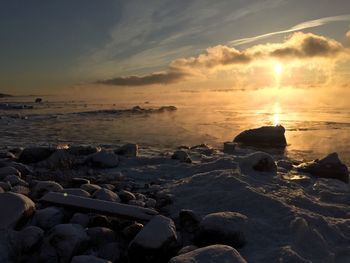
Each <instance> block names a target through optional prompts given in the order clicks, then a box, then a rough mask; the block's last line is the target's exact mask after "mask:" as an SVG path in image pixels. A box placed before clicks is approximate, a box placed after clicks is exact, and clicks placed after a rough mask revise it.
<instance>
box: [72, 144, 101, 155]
mask: <svg viewBox="0 0 350 263" xmlns="http://www.w3.org/2000/svg"><path fill="white" fill-rule="evenodd" d="M66 151H67V152H68V153H69V154H71V155H75V156H79V155H90V154H94V153H97V152H99V151H101V148H100V147H93V146H84V145H75V146H70V147H69V148H68V149H66Z"/></svg>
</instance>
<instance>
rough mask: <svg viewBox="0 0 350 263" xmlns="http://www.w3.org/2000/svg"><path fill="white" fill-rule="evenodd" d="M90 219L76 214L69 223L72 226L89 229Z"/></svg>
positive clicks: (81, 214)
mask: <svg viewBox="0 0 350 263" xmlns="http://www.w3.org/2000/svg"><path fill="white" fill-rule="evenodd" d="M89 221H90V218H89V216H88V215H86V214H83V213H75V214H74V215H73V216H72V218H71V219H70V221H69V223H71V224H79V225H81V226H82V227H87V225H88V224H89Z"/></svg>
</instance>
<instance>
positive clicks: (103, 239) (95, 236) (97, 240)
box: [86, 227, 115, 246]
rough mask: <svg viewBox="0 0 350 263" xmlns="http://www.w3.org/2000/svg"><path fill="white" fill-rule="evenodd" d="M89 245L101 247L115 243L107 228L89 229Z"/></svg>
mask: <svg viewBox="0 0 350 263" xmlns="http://www.w3.org/2000/svg"><path fill="white" fill-rule="evenodd" d="M86 232H87V234H88V236H89V237H90V243H91V244H92V245H94V246H101V245H104V244H107V243H110V242H114V241H115V234H114V232H113V230H112V229H109V228H107V227H91V228H88V229H87V231H86Z"/></svg>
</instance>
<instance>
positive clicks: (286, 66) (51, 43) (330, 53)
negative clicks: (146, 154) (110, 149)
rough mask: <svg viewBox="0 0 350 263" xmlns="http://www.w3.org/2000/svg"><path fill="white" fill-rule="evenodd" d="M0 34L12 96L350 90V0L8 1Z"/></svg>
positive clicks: (6, 88) (0, 8) (5, 83)
mask: <svg viewBox="0 0 350 263" xmlns="http://www.w3.org/2000/svg"><path fill="white" fill-rule="evenodd" d="M0 32H1V41H0V58H1V59H0V69H1V79H0V92H6V93H11V94H30V93H42V94H44V93H45V94H46V93H57V92H60V91H63V90H65V91H69V90H70V89H74V88H76V87H79V88H80V90H81V89H84V87H85V86H86V87H87V88H89V90H91V87H95V88H97V89H98V88H100V87H102V88H106V87H108V89H118V88H121V87H123V88H124V87H134V86H137V87H139V88H147V87H148V86H154V85H156V86H157V85H161V86H166V87H176V86H181V87H182V86H184V85H186V86H191V87H193V88H212V87H214V86H215V88H228V89H237V90H245V89H261V88H265V87H271V86H274V85H277V84H276V79H277V78H279V79H278V82H279V83H278V85H279V86H281V87H292V88H319V87H320V88H322V87H326V86H327V87H329V86H332V87H335V88H337V89H341V90H344V92H348V90H349V89H350V86H349V83H350V82H349V80H350V52H349V48H350V1H349V0H318V1H315V0H293V1H292V0H240V1H238V0H234V1H229V0H218V1H212V0H186V1H182V0H181V1H174V0H171V1H169V0H162V1H153V0H151V1H144V0H139V1H136V0H131V1H116V0H113V1H112V0H103V1H97V0H95V1H93V0H74V1H72V0H53V1H44V0H41V1H40V0H29V1H28V0H22V1H20V0H1V1H0ZM276 67H279V70H277V71H276V70H275V69H276ZM277 75H278V76H277Z"/></svg>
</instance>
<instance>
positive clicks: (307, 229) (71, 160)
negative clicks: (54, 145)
mask: <svg viewBox="0 0 350 263" xmlns="http://www.w3.org/2000/svg"><path fill="white" fill-rule="evenodd" d="M134 146H135V145H132V144H130V145H128V146H126V147H124V148H119V149H117V150H116V151H115V152H116V153H118V154H119V155H116V154H114V153H112V152H108V151H107V152H106V153H109V154H110V155H103V156H102V157H103V158H96V157H95V159H94V158H92V157H91V155H92V156H93V155H94V154H96V153H94V152H95V148H94V147H75V148H74V147H73V148H74V150H73V148H71V150H69V149H60V150H58V151H57V150H52V149H47V150H48V151H46V152H45V151H43V152H42V153H41V154H39V155H37V157H38V158H39V156H40V158H39V159H42V160H40V161H38V160H35V161H38V162H35V164H30V165H29V166H23V165H21V164H16V163H17V162H15V163H14V162H13V161H11V160H9V159H7V160H5V159H4V158H3V159H2V160H1V166H2V167H3V168H0V171H3V170H1V169H4V168H6V167H15V170H16V169H17V171H19V170H21V169H22V171H19V174H17V175H14V176H17V177H18V178H14V177H13V176H12V177H11V176H10V174H5V175H2V176H1V178H2V181H3V182H4V183H1V184H2V186H3V187H5V186H4V184H5V181H11V182H10V188H9V189H7V190H6V189H3V190H4V191H14V192H17V193H21V194H24V195H27V196H29V197H30V198H31V199H32V200H33V201H35V203H36V212H35V213H34V215H32V216H28V218H27V223H26V225H24V226H26V227H28V226H32V225H34V226H37V227H38V226H39V227H41V228H42V227H43V226H42V225H40V224H38V223H37V222H36V221H35V220H33V218H35V217H36V214H38V211H41V210H45V209H44V208H45V206H44V205H43V204H42V203H40V202H39V199H37V198H38V196H35V195H36V194H38V193H36V192H35V191H36V190H35V189H36V187H37V185H38V182H37V180H39V181H47V180H51V181H55V182H57V183H58V184H59V185H61V188H59V187H58V188H57V189H56V188H55V187H54V188H53V189H56V190H54V191H58V192H65V191H68V193H69V194H72V195H75V194H78V195H79V194H82V193H81V192H82V190H80V191H78V190H74V191H73V190H69V189H72V188H74V189H87V188H89V187H87V188H84V187H82V186H81V187H76V186H74V182H73V181H72V178H73V177H79V178H84V179H82V180H89V183H88V184H90V185H99V187H103V188H106V189H108V188H110V190H111V192H113V193H110V192H108V191H107V192H108V193H107V194H106V193H105V194H104V195H103V196H104V197H103V198H107V199H105V200H109V201H113V202H117V203H119V202H122V203H125V202H126V203H129V204H131V205H133V206H135V205H136V206H146V207H149V208H151V209H156V210H157V211H158V212H159V213H160V214H162V215H164V216H166V217H169V218H171V219H173V220H174V222H175V226H176V229H177V239H176V240H177V241H176V242H177V246H175V247H176V249H175V250H176V251H178V250H179V249H180V248H181V247H185V246H187V245H198V244H197V243H198V242H197V243H196V241H194V239H193V238H194V233H191V231H188V230H186V227H184V226H183V225H181V224H180V223H179V214H180V212H181V211H182V210H183V209H188V210H191V211H193V213H194V214H196V215H197V216H198V218H202V217H205V216H206V215H208V214H211V213H217V212H225V213H227V212H235V213H239V214H242V215H243V216H245V217H246V218H247V220H245V223H244V224H243V226H241V231H243V235H244V237H245V244H244V246H242V247H238V248H237V250H238V252H239V253H240V254H241V255H242V257H243V258H244V259H245V260H247V262H266V261H270V262H275V261H278V260H280V262H346V260H347V259H348V258H349V257H350V252H349V251H350V250H349V241H350V238H349V237H350V219H349V218H350V206H349V205H350V187H349V184H345V183H343V182H341V181H339V180H336V179H325V178H323V179H320V178H315V177H312V176H310V175H308V174H306V173H301V172H299V171H298V170H297V169H296V165H295V164H297V162H296V161H294V163H293V162H291V161H290V160H288V159H286V158H284V157H283V156H280V155H277V156H275V159H274V160H273V161H272V162H271V163H270V164H269V163H266V162H264V165H265V166H266V167H260V166H259V168H258V169H257V168H256V167H257V166H256V161H257V160H259V158H260V159H261V158H263V159H264V158H271V156H269V155H267V154H264V153H256V152H253V151H252V150H248V149H235V150H233V151H232V152H231V153H230V154H227V153H223V152H221V151H219V150H216V149H212V148H210V147H207V146H206V145H201V146H198V147H192V148H185V147H182V149H181V150H180V153H178V154H177V155H176V156H173V152H171V151H169V152H163V151H161V150H159V149H157V148H149V147H147V148H141V149H137V148H134ZM98 150H99V149H98ZM109 150H110V149H109ZM50 151H51V152H50ZM181 151H183V152H184V153H187V154H188V156H187V155H184V156H183V155H181V153H183V152H181ZM102 152H104V151H102ZM17 154H18V153H16V152H15V151H13V154H12V155H11V154H8V157H11V158H13V159H14V160H15V161H17V160H16V157H15V155H17ZM97 154H98V153H97ZM45 155H47V156H45ZM28 156H30V155H28ZM114 156H115V159H114ZM46 157H48V158H46ZM91 158H92V159H91ZM173 158H176V159H173ZM186 158H190V159H191V160H192V162H191V163H189V162H187V159H186ZM280 159H281V160H280ZM264 160H265V159H264ZM19 161H22V162H23V161H25V162H30V161H33V159H27V160H24V159H23V158H22V160H21V159H19ZM274 165H276V166H274ZM107 166H108V167H109V168H107ZM254 167H255V168H254ZM27 168H29V169H28V170H27V171H25V169H27ZM259 170H260V171H259ZM262 170H263V171H262ZM0 173H1V172H0ZM7 173H9V172H7ZM9 176H10V177H11V178H10V177H9ZM62 188H64V189H67V190H64V189H62ZM92 188H93V187H92ZM89 189H90V188H89ZM51 190H52V189H51ZM95 190H96V189H95ZM84 191H85V190H84ZM122 191H129V192H132V195H134V197H133V198H132V197H131V198H132V200H133V201H131V200H128V201H126V199H123V198H120V197H121V196H122V195H123V192H122ZM35 193H36V194H35ZM69 194H68V195H69ZM84 194H85V193H84ZM90 195H91V197H92V198H95V199H96V198H97V199H99V197H98V196H97V195H96V194H95V195H94V194H93V191H92V192H91V193H88V194H86V196H87V197H88V198H90ZM114 195H116V196H120V197H115V196H114ZM106 196H107V197H106ZM100 198H101V197H100ZM103 198H102V199H103ZM0 199H1V195H0ZM49 207H50V206H49ZM3 209H6V208H5V207H4V208H3ZM60 211H61V213H63V214H67V213H68V212H67V211H66V209H63V210H60ZM62 211H63V212H62ZM58 214H59V213H58ZM58 214H57V215H56V216H57V217H59V215H58ZM68 214H70V216H68V218H67V216H64V217H62V218H61V219H57V220H54V221H55V222H56V224H68V223H70V222H71V221H72V216H73V217H74V213H73V214H72V212H70V213H68ZM83 215H86V214H83ZM89 217H91V218H94V216H93V215H90V214H89ZM91 218H90V220H92V219H91ZM106 220H107V222H112V221H111V220H112V218H110V217H107V218H106ZM89 222H90V221H89ZM140 222H141V221H140ZM79 223H80V224H82V222H79ZM79 223H78V224H79ZM141 223H143V224H145V222H141ZM89 224H91V222H90V223H88V224H87V225H83V227H85V228H86V227H87V228H86V229H89V228H91V227H92V225H89ZM130 224H131V222H130ZM24 226H23V225H21V226H20V227H19V228H17V230H21V231H23V229H25V228H23V227H24ZM107 226H108V228H111V229H113V231H114V233H115V234H116V235H117V236H118V235H120V233H119V232H118V231H119V229H114V228H113V226H112V225H111V223H109V224H107ZM145 226H147V224H145ZM52 227H54V226H50V227H48V228H47V230H49V229H51V228H52ZM94 227H95V226H94ZM215 227H218V226H215V224H214V228H215ZM219 228H220V227H219ZM47 230H45V232H44V233H43V235H42V238H41V240H40V241H39V240H38V242H42V244H43V245H41V249H40V246H39V248H38V247H35V248H33V251H31V253H32V254H33V255H34V258H35V257H36V258H37V259H38V258H41V259H42V258H45V256H47V255H46V254H45V253H46V252H45V251H43V248H44V247H45V246H44V244H46V242H48V239H49V238H50V234H49V233H50V232H47ZM21 231H19V232H18V231H16V233H17V232H18V233H21ZM141 231H142V230H141ZM217 231H220V229H218V230H217ZM154 235H155V237H154V238H157V232H156V233H154ZM89 240H90V241H88V242H91V238H90V239H89ZM66 242H70V241H69V240H68V241H66ZM118 242H119V243H118ZM118 242H117V243H118V244H119V245H118V246H119V249H120V250H121V251H120V255H119V257H120V262H124V260H126V258H128V249H127V247H128V246H129V243H130V242H132V241H130V240H129V241H126V239H123V238H122V239H121V240H119V241H118ZM125 242H126V243H127V242H129V243H127V244H125ZM0 244H1V242H0ZM40 244H41V243H40ZM209 244H210V243H209ZM0 249H2V250H3V249H4V248H3V247H1V246H0ZM45 249H48V248H45ZM98 249H101V248H100V247H98V248H96V247H93V248H91V250H85V251H84V252H80V253H82V254H93V255H95V256H98V255H99V254H98V251H99V250H98ZM169 251H172V250H171V249H170V248H169ZM17 253H18V252H17ZM26 253H28V252H26ZM26 253H24V256H26V255H27V254H26ZM55 253H56V252H55ZM57 253H58V252H57ZM72 253H73V252H72ZM74 253H76V252H74ZM74 253H73V254H74ZM129 253H133V254H134V253H136V252H135V251H133V252H130V251H129ZM169 253H170V252H169ZM171 253H173V251H172V252H171ZM171 253H170V254H169V255H166V256H165V258H167V256H173V255H174V254H171ZM2 254H3V255H5V256H6V253H2ZM8 254H9V255H10V256H11V253H10V252H9V253H8ZM73 254H72V256H73ZM136 254H137V253H136ZM55 255H56V254H55ZM12 256H13V255H12ZM129 256H130V255H129ZM163 256H164V255H163ZM162 260H164V258H162V259H161V260H160V261H159V262H167V261H162ZM25 262H31V261H25ZM154 262H157V260H154ZM200 262H201V261H200Z"/></svg>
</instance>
